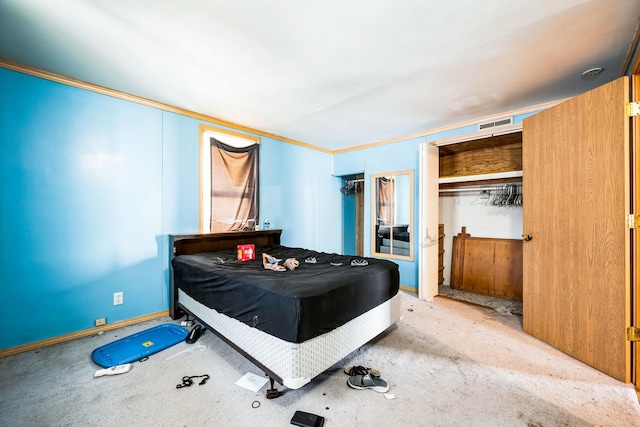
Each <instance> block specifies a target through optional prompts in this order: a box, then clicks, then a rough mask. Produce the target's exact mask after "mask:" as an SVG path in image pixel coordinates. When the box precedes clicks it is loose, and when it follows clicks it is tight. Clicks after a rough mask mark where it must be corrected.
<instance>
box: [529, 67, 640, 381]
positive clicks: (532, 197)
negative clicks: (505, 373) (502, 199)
mask: <svg viewBox="0 0 640 427" xmlns="http://www.w3.org/2000/svg"><path fill="white" fill-rule="evenodd" d="M628 98H629V81H628V78H627V77H623V78H620V79H618V80H616V81H614V82H611V83H609V84H606V85H604V86H601V87H600V88H597V89H595V90H592V91H590V92H588V93H586V94H583V95H580V96H578V97H575V98H572V99H570V100H568V101H566V102H563V103H562V104H560V105H557V106H556V107H553V108H550V109H548V110H545V111H543V112H541V113H538V114H535V115H533V116H531V117H529V118H527V119H525V120H524V121H523V143H522V144H523V200H524V202H523V231H524V233H525V234H529V233H530V234H532V236H533V238H532V239H531V240H530V241H525V242H524V244H523V329H524V331H525V332H527V333H529V334H531V335H533V336H534V337H537V338H539V339H540V340H542V341H544V342H547V343H549V344H550V345H552V346H553V347H556V348H558V349H560V350H562V351H563V352H565V353H567V354H569V355H571V356H573V357H575V358H577V359H579V360H581V361H583V362H585V363H587V364H589V365H591V366H593V367H594V368H596V369H598V370H600V371H602V372H604V373H606V374H608V375H610V376H612V377H614V378H617V379H619V380H621V381H626V382H628V381H629V380H630V377H629V375H630V360H629V358H630V355H631V351H630V345H629V343H628V342H627V341H626V336H625V329H626V327H627V326H628V325H629V319H630V311H629V310H630V270H629V268H630V249H629V240H630V239H629V235H630V232H629V228H628V226H627V225H626V216H627V214H628V213H629V212H630V207H629V205H630V185H629V182H630V178H629V141H630V139H629V119H628V118H626V117H625V114H624V105H625V103H627V102H628Z"/></svg>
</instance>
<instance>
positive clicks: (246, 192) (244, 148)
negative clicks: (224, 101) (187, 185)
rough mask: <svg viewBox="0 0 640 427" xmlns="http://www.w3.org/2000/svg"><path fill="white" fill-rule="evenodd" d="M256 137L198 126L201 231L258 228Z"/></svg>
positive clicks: (257, 140) (257, 158)
mask: <svg viewBox="0 0 640 427" xmlns="http://www.w3.org/2000/svg"><path fill="white" fill-rule="evenodd" d="M259 142H260V139H259V138H257V137H253V136H249V135H244V134H241V133H237V132H233V131H228V130H226V129H220V128H214V127H208V126H204V125H201V126H200V159H201V160H200V188H201V191H200V194H201V196H200V206H201V209H200V230H201V232H203V233H214V232H222V231H246V230H254V229H255V226H256V224H259V212H258V207H259V164H260V161H259V153H260V150H259V147H260V146H259Z"/></svg>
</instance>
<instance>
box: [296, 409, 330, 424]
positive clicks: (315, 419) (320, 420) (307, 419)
mask: <svg viewBox="0 0 640 427" xmlns="http://www.w3.org/2000/svg"><path fill="white" fill-rule="evenodd" d="M291 424H293V425H295V426H300V427H322V426H323V425H324V417H321V416H320V415H315V414H310V413H309V412H303V411H296V413H295V414H293V418H291Z"/></svg>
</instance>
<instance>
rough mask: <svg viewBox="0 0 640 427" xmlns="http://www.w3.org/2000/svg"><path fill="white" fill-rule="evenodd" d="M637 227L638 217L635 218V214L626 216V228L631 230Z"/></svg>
mask: <svg viewBox="0 0 640 427" xmlns="http://www.w3.org/2000/svg"><path fill="white" fill-rule="evenodd" d="M637 225H640V218H638V216H636V215H635V214H628V215H627V227H628V228H631V229H633V228H636V226H637Z"/></svg>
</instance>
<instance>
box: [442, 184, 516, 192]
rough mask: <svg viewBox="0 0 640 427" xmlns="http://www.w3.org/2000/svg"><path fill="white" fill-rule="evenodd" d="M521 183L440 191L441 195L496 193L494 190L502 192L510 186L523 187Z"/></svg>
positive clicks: (443, 189)
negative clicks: (478, 192)
mask: <svg viewBox="0 0 640 427" xmlns="http://www.w3.org/2000/svg"><path fill="white" fill-rule="evenodd" d="M521 185H522V184H521V183H518V182H515V183H509V184H496V185H493V186H480V187H460V188H442V189H439V190H438V192H440V193H458V192H463V191H464V192H466V191H494V190H502V189H504V188H505V187H508V186H521Z"/></svg>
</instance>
